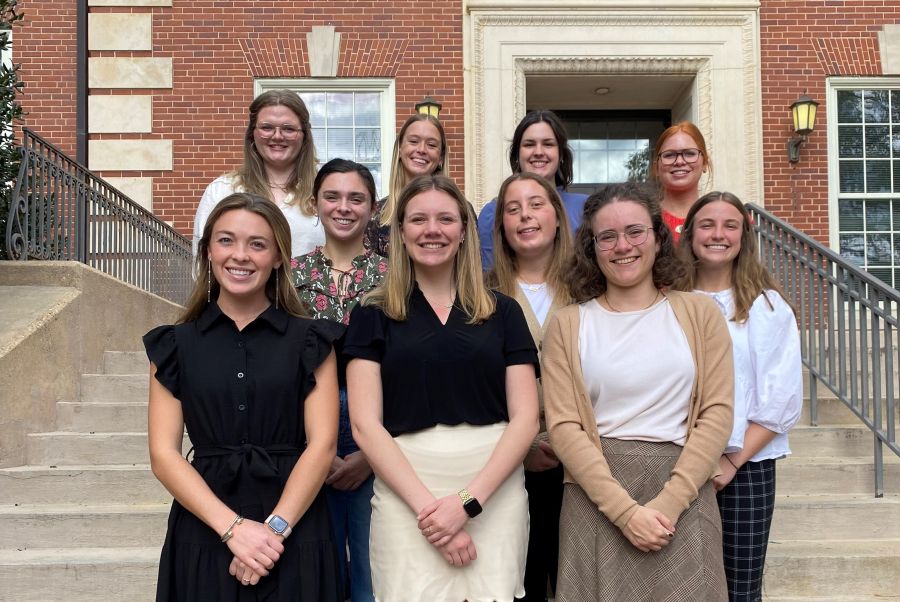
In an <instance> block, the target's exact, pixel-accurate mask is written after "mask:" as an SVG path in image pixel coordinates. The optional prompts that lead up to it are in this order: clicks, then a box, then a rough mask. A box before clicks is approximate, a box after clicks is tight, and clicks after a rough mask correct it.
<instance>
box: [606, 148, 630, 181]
mask: <svg viewBox="0 0 900 602" xmlns="http://www.w3.org/2000/svg"><path fill="white" fill-rule="evenodd" d="M632 153H633V151H627V150H625V151H612V152H610V153H609V180H608V181H609V182H625V181H627V180H628V165H627V164H628V159H629V158H631V155H632Z"/></svg>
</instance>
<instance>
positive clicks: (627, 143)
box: [609, 139, 638, 151]
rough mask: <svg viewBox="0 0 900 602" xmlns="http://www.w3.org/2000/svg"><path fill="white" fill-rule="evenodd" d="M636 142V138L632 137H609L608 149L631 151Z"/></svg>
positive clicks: (635, 146) (634, 147)
mask: <svg viewBox="0 0 900 602" xmlns="http://www.w3.org/2000/svg"><path fill="white" fill-rule="evenodd" d="M637 142H638V141H637V140H633V139H611V140H610V141H609V149H610V150H629V151H633V150H634V149H636V148H637Z"/></svg>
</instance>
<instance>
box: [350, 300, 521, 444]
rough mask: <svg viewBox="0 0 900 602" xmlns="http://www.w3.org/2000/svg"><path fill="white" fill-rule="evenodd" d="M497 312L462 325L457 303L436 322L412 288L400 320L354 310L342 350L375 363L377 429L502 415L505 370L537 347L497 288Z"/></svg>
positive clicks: (485, 420) (368, 308)
mask: <svg viewBox="0 0 900 602" xmlns="http://www.w3.org/2000/svg"><path fill="white" fill-rule="evenodd" d="M494 294H495V295H496V298H497V310H496V311H495V312H494V314H493V315H492V316H491V317H490V318H488V319H487V320H486V321H484V322H482V323H481V324H468V323H467V321H468V319H469V318H468V316H467V315H466V314H465V312H463V311H462V310H461V309H460V308H459V305H458V304H454V306H453V308H452V309H451V310H450V316H449V318H448V319H447V323H446V324H441V322H440V320H439V319H438V317H437V315H436V314H435V313H434V311H433V310H432V309H431V306H430V305H429V304H428V301H427V300H426V299H425V296H424V295H423V294H422V292H421V291H420V290H419V288H418V286H416V287H414V288H413V292H412V295H411V297H410V300H409V313H408V315H407V319H406V320H405V321H403V322H399V321H397V320H392V319H390V318H388V317H387V316H386V315H385V314H384V312H383V311H382V310H381V308H380V307H377V306H375V305H365V306H364V305H359V306H357V307H356V309H354V310H353V314H352V316H351V319H350V327H349V328H348V330H347V335H346V339H345V344H344V350H343V351H344V354H345V355H346V356H348V357H349V359H352V358H361V359H367V360H372V361H375V362H378V363H380V364H381V384H382V394H383V397H382V398H383V422H384V427H385V428H386V429H387V431H388V432H389V433H390V434H391V436H394V437H396V436H397V435H402V434H404V433H409V432H413V431H418V430H421V429H426V428H430V427H432V426H435V425H437V424H445V425H451V426H452V425H457V424H461V423H464V422H465V423H469V424H473V425H486V424H494V423H497V422H501V421H504V420H509V412H508V411H507V406H506V367H507V366H512V365H516V364H533V365H534V367H535V371H536V372H537V370H538V358H537V350H536V349H535V346H534V340H533V339H532V338H531V333H530V332H529V331H528V325H527V324H526V322H525V316H524V314H523V313H522V308H521V307H519V304H518V303H516V302H515V301H514V300H513V299H510V298H509V297H506V296H504V295H502V294H500V293H494Z"/></svg>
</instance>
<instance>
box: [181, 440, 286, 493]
mask: <svg viewBox="0 0 900 602" xmlns="http://www.w3.org/2000/svg"><path fill="white" fill-rule="evenodd" d="M191 451H193V452H194V460H201V459H204V458H221V457H225V458H226V460H225V462H223V463H222V465H221V467H220V468H219V470H218V472H217V475H216V479H215V480H216V482H217V483H220V484H221V485H222V486H223V487H225V488H226V490H229V491H234V490H235V489H236V488H237V486H238V484H239V482H240V480H241V476H242V475H243V476H247V477H251V478H253V479H254V480H259V481H267V480H270V479H275V478H277V477H278V466H277V465H276V464H275V460H274V459H273V458H272V456H294V457H298V456H300V454H302V453H303V449H302V448H299V447H296V446H294V445H286V444H275V445H266V446H261V445H253V444H252V443H243V444H241V445H198V446H196V447H193V448H192V449H191ZM191 451H188V453H187V454H186V455H185V457H188V456H189V455H190V454H191Z"/></svg>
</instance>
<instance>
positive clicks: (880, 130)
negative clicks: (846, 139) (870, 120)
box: [866, 125, 891, 159]
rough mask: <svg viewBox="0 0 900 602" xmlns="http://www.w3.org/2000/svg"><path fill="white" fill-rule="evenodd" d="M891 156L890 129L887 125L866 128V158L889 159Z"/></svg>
mask: <svg viewBox="0 0 900 602" xmlns="http://www.w3.org/2000/svg"><path fill="white" fill-rule="evenodd" d="M890 156H891V138H890V128H889V127H888V126H886V125H870V126H866V158H868V159H871V158H873V157H874V158H887V157H890Z"/></svg>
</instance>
